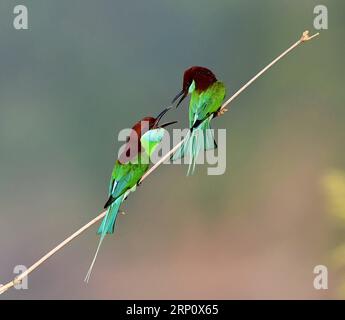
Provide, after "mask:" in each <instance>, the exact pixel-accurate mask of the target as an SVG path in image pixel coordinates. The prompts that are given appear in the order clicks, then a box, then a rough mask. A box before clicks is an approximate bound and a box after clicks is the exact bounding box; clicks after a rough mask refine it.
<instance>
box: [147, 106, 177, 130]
mask: <svg viewBox="0 0 345 320" xmlns="http://www.w3.org/2000/svg"><path fill="white" fill-rule="evenodd" d="M171 108H172V106H169V107H167V108H165V109H164V110H163V111H162V112H161V113H160V114H159V115H158V116H157V118H156V121H155V124H154V125H153V127H154V128H164V127H167V126H169V125H171V124H174V123H176V122H177V121H171V122H166V123H164V124H162V125H160V126H159V125H158V124H159V121H160V120H161V119H162V118H163V116H164V115H165V114H166V113H167V112H168V111H169V110H170V109H171Z"/></svg>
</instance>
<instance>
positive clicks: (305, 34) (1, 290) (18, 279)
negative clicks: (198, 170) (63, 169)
mask: <svg viewBox="0 0 345 320" xmlns="http://www.w3.org/2000/svg"><path fill="white" fill-rule="evenodd" d="M317 35H319V34H318V33H317V34H314V35H313V36H309V32H308V31H305V32H303V35H302V37H301V38H300V39H299V40H298V41H297V42H296V43H294V44H293V45H292V46H291V47H290V48H288V49H287V50H286V51H284V52H283V53H282V54H280V55H279V56H278V57H277V58H275V59H274V60H273V61H272V62H271V63H270V64H268V65H267V66H266V67H265V68H263V69H262V70H261V71H260V72H259V73H257V74H256V75H255V76H254V77H253V78H252V79H250V80H249V81H248V82H247V83H246V84H245V85H244V86H242V87H241V88H240V89H239V90H238V91H237V92H236V93H235V94H233V95H232V96H231V97H230V98H229V99H228V100H227V101H225V102H224V104H223V105H222V107H221V109H220V110H221V114H223V113H224V112H225V111H227V109H226V107H227V106H228V105H229V104H230V102H232V101H233V100H234V99H235V98H237V97H238V96H239V95H240V94H241V93H242V92H243V91H244V90H245V89H247V87H249V86H250V85H251V84H252V83H253V82H254V81H255V80H256V79H258V78H259V77H260V76H261V75H262V74H263V73H265V72H266V71H267V70H268V69H269V68H271V67H272V66H273V65H274V64H275V63H277V62H278V61H279V60H280V59H282V58H283V57H284V56H285V55H287V54H288V53H289V52H291V51H292V50H293V49H295V48H296V47H297V46H298V45H300V44H301V43H303V42H306V41H308V40H311V39H313V38H314V37H316V36H317ZM182 143H183V140H182V141H181V142H179V143H178V144H177V145H176V146H175V147H174V148H173V149H171V150H170V151H169V152H168V153H167V154H166V155H165V156H164V157H162V158H161V159H160V160H159V161H158V162H157V163H156V164H155V165H154V166H152V167H151V168H150V170H148V171H147V172H146V174H145V175H143V177H142V178H141V180H140V183H141V182H143V181H144V179H145V178H146V177H148V176H149V175H150V174H151V173H152V172H153V171H154V170H156V169H157V167H158V166H159V165H161V164H162V163H163V162H164V161H166V160H167V159H168V158H169V157H170V156H171V155H172V154H173V153H174V152H176V150H177V149H178V148H179V147H180V146H181V144H182ZM105 214H106V211H104V212H102V213H101V214H100V215H98V216H97V217H96V218H94V219H93V220H91V221H90V222H89V223H87V224H86V225H84V226H83V227H82V228H80V229H79V230H77V231H76V232H75V233H73V234H72V235H71V236H69V237H68V238H67V239H65V240H64V241H63V242H61V243H60V244H59V245H58V246H56V247H55V248H54V249H52V250H51V251H49V252H48V253H47V254H46V255H45V256H43V257H42V258H41V259H39V260H38V261H37V262H35V263H34V264H33V265H32V266H31V267H30V268H28V269H27V270H26V271H24V272H23V273H21V274H20V275H19V276H17V277H16V278H14V279H13V280H12V281H10V282H9V283H7V284H5V285H3V286H1V287H0V294H2V293H4V292H5V291H7V290H8V289H9V288H11V287H13V286H15V285H16V284H19V283H21V281H22V280H23V279H24V278H25V277H27V276H28V275H29V274H30V273H31V272H32V271H34V270H35V269H36V268H38V267H39V266H40V265H41V264H42V263H44V262H45V261H46V260H48V259H49V258H50V257H51V256H52V255H54V254H55V253H56V252H57V251H59V250H60V249H62V248H63V247H64V246H66V245H67V244H68V243H70V242H71V241H72V240H73V239H75V238H76V237H77V236H79V235H80V234H81V233H82V232H84V231H85V230H87V229H88V228H89V227H91V226H92V225H94V224H95V223H96V222H97V221H99V220H100V219H102V218H103V217H104V216H105Z"/></svg>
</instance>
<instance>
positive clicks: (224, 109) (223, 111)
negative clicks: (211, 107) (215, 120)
mask: <svg viewBox="0 0 345 320" xmlns="http://www.w3.org/2000/svg"><path fill="white" fill-rule="evenodd" d="M227 111H228V109H227V108H226V107H224V108H222V109H220V110H219V111H218V112H217V116H222V115H223V114H224V113H225V112H227Z"/></svg>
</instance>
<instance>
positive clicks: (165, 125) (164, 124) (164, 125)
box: [159, 121, 177, 128]
mask: <svg viewBox="0 0 345 320" xmlns="http://www.w3.org/2000/svg"><path fill="white" fill-rule="evenodd" d="M174 123H177V121H170V122H166V123H163V124H161V125H160V126H159V128H164V127H167V126H170V125H171V124H174Z"/></svg>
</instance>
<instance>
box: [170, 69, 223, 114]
mask: <svg viewBox="0 0 345 320" xmlns="http://www.w3.org/2000/svg"><path fill="white" fill-rule="evenodd" d="M215 82H217V78H216V76H215V75H214V73H213V72H212V71H211V70H210V69H207V68H205V67H198V66H194V67H190V68H189V69H187V70H186V71H185V72H184V75H183V85H182V90H181V91H180V92H179V93H178V94H177V95H176V97H175V98H174V99H173V101H172V103H174V102H175V101H176V100H177V99H178V98H180V97H181V98H180V100H179V101H178V103H177V105H176V108H177V107H178V106H179V105H180V103H181V102H182V101H183V100H184V98H186V97H187V95H188V93H192V92H193V91H194V90H198V91H201V92H202V91H204V90H206V89H208V88H209V87H210V86H211V85H212V84H213V83H215Z"/></svg>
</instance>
